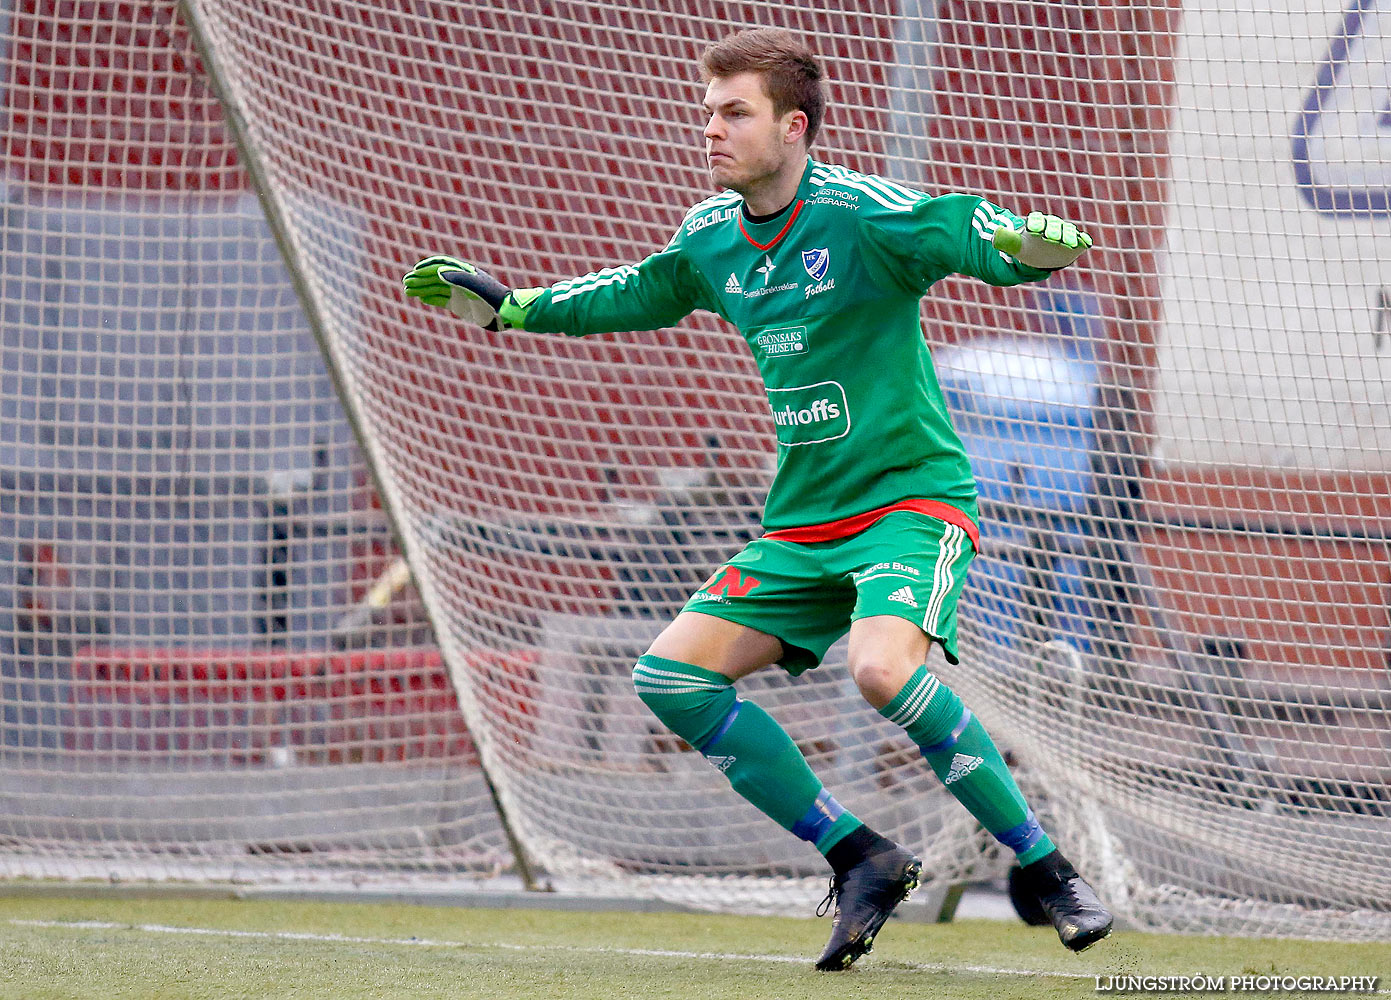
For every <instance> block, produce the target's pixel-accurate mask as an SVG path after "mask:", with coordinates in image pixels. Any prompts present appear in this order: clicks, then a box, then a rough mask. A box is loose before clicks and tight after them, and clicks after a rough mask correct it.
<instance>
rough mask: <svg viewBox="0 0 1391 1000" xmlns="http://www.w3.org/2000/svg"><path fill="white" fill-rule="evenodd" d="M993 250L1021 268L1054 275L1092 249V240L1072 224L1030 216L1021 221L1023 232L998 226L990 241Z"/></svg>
mask: <svg viewBox="0 0 1391 1000" xmlns="http://www.w3.org/2000/svg"><path fill="white" fill-rule="evenodd" d="M990 242H991V243H993V244H995V249H996V250H999V251H1000V252H1001V253H1007V254H1009V255H1010V256H1011V257H1013V258H1014V259H1015V260H1017V261H1019V263H1021V264H1026V265H1028V266H1029V267H1036V268H1038V269H1040V270H1043V271H1056V270H1058V269H1059V268H1062V267H1067V266H1068V265H1069V264H1071V263H1072V262H1073V261H1075V260H1076V259H1077V258H1078V257H1080V256H1082V253H1083V251H1085V250H1088V249H1090V248H1091V245H1092V238H1091V237H1090V236H1088V235H1087V234H1086V233H1084V232H1082V230H1080V229H1078V228H1077V226H1076V224H1075V223H1072V222H1068V221H1066V220H1064V219H1060V218H1058V217H1057V216H1056V215H1044V214H1043V213H1042V212H1030V213H1029V217H1028V218H1027V219H1025V220H1024V229H1023V231H1022V232H1021V231H1019V230H1017V229H1011V228H1010V227H1009V226H1000V227H999V228H998V229H996V230H995V233H994V235H993V236H991V238H990Z"/></svg>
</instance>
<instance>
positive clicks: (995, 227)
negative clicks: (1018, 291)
mask: <svg viewBox="0 0 1391 1000" xmlns="http://www.w3.org/2000/svg"><path fill="white" fill-rule="evenodd" d="M863 235H864V237H865V240H866V247H867V249H868V250H869V251H870V252H871V253H873V254H878V255H879V256H881V257H882V258H884V259H885V260H886V261H887V262H888V268H887V269H888V270H889V271H890V272H896V273H898V274H901V275H902V276H903V278H904V280H905V281H906V282H907V283H908V284H909V286H910V287H914V288H918V289H922V290H926V288H927V287H928V286H930V285H931V284H932V283H933V282H935V281H937V280H938V279H940V278H942V277H945V276H946V275H948V274H967V275H970V276H971V277H974V278H979V279H980V280H982V281H987V282H989V283H990V284H992V285H1017V284H1020V283H1021V282H1025V281H1041V280H1043V279H1044V278H1047V277H1048V276H1049V275H1050V274H1052V273H1053V272H1054V271H1056V270H1058V269H1059V268H1062V267H1066V266H1068V265H1069V264H1071V263H1073V262H1074V261H1075V260H1076V259H1077V258H1078V257H1079V256H1080V255H1081V254H1082V253H1083V252H1085V251H1086V250H1087V248H1088V247H1090V246H1091V244H1092V241H1091V237H1089V236H1088V235H1087V234H1086V233H1085V232H1083V231H1082V230H1081V228H1080V227H1078V226H1077V225H1076V224H1074V223H1071V222H1067V221H1065V220H1063V219H1061V218H1059V217H1058V216H1055V215H1046V214H1044V213H1042V212H1031V213H1029V215H1028V216H1027V217H1024V216H1018V215H1015V214H1014V213H1013V212H1010V211H1008V210H1007V209H1003V208H1001V207H1000V206H998V205H995V204H992V203H991V202H989V201H986V200H985V199H984V198H980V197H977V196H976V195H968V194H944V195H939V196H937V197H935V198H934V197H928V196H926V195H922V196H920V200H919V201H918V202H917V203H916V204H914V205H913V207H912V208H911V209H907V210H904V209H900V210H898V211H896V212H881V213H877V214H876V216H875V218H874V219H872V220H870V221H869V223H868V225H867V226H866V228H865V229H864V230H863Z"/></svg>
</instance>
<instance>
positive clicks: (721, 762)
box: [705, 756, 739, 772]
mask: <svg viewBox="0 0 1391 1000" xmlns="http://www.w3.org/2000/svg"><path fill="white" fill-rule="evenodd" d="M705 759H706V760H708V761H709V762H710V763H711V764H712V765H714V768H715V770H716V771H720V772H724V771H728V770H729V769H730V767H731V766H733V764H734V762H735V761H736V760H738V759H739V758H738V757H734V756H729V757H719V756H709V757H706V758H705Z"/></svg>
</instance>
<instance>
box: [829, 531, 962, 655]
mask: <svg viewBox="0 0 1391 1000" xmlns="http://www.w3.org/2000/svg"><path fill="white" fill-rule="evenodd" d="M974 557H975V549H974V548H972V546H971V539H970V537H969V536H968V535H967V534H966V532H965V531H963V530H962V529H961V528H958V527H957V526H956V525H954V524H948V523H947V522H945V521H939V520H937V519H936V518H933V517H928V516H927V515H926V514H917V513H912V512H901V513H894V514H890V515H888V516H887V517H885V518H883V519H882V520H880V521H879V522H878V523H876V524H874V525H873V526H871V527H870V528H869V529H867V530H866V531H864V532H862V533H861V534H860V535H858V536H856V538H855V539H854V540H853V544H851V545H848V546H847V547H846V548H845V550H843V551H842V552H841V553H840V554H839V556H838V558H840V559H842V560H845V562H843V563H842V565H841V566H839V567H838V568H843V569H845V570H847V571H848V572H849V573H850V575H851V579H852V580H853V581H854V584H855V591H856V600H855V608H854V611H853V612H852V614H851V618H852V619H853V620H855V621H859V620H861V619H865V618H872V617H875V616H879V615H892V616H894V617H897V618H903V619H906V620H907V621H910V622H912V623H913V624H915V625H916V626H917V627H918V628H920V629H921V630H922V631H923V632H924V633H926V634H927V636H928V638H930V639H932V640H934V641H936V642H939V643H941V645H942V649H943V652H945V653H946V655H947V659H948V660H950V661H951V662H952V663H956V662H957V651H956V606H957V602H958V601H959V600H960V598H961V591H962V589H963V588H964V587H965V586H966V570H967V568H968V567H969V566H970V564H971V560H972V559H973V558H974Z"/></svg>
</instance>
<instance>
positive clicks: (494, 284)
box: [401, 255, 539, 330]
mask: <svg viewBox="0 0 1391 1000" xmlns="http://www.w3.org/2000/svg"><path fill="white" fill-rule="evenodd" d="M401 284H402V285H403V286H404V287H405V289H406V294H407V295H409V296H412V297H413V298H417V299H420V300H421V301H422V302H424V303H426V304H427V305H432V306H439V307H440V308H442V309H448V310H449V311H450V312H452V313H453V314H454V315H455V316H458V317H459V318H460V319H462V320H467V321H468V322H470V323H476V324H478V325H479V326H481V327H483V328H484V329H485V330H498V329H502V328H505V327H514V326H521V325H522V320H523V319H525V317H526V310H527V307H528V306H530V305H531V303H532V302H533V301H534V300H535V298H536V295H537V294H539V290H533V289H525V290H523V291H522V292H521V293H520V294H518V293H514V292H513V290H512V289H511V288H508V287H507V286H506V285H504V284H503V283H502V282H501V281H498V279H497V278H494V277H493V276H492V275H491V274H489V273H488V272H487V271H485V270H483V269H482V268H480V267H478V266H476V265H474V264H470V263H469V262H468V261H465V260H459V259H458V258H457V257H444V256H439V255H436V256H434V257H426V258H425V259H424V260H422V261H421V262H420V263H418V264H416V265H415V267H413V268H411V269H410V271H409V272H407V273H406V276H405V277H404V278H402V279H401Z"/></svg>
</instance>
